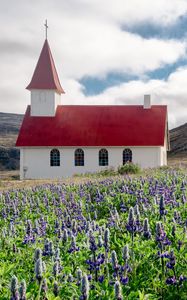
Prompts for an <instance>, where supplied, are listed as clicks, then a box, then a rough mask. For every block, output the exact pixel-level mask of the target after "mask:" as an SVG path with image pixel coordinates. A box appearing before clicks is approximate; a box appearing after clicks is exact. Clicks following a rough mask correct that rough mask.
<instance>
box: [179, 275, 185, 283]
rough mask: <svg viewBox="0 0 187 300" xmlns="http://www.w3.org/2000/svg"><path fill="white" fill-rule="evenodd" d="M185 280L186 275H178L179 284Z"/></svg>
mask: <svg viewBox="0 0 187 300" xmlns="http://www.w3.org/2000/svg"><path fill="white" fill-rule="evenodd" d="M186 280H187V277H186V276H183V275H180V277H179V284H180V285H181V284H182V283H183V281H186Z"/></svg>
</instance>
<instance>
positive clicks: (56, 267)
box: [53, 260, 59, 277]
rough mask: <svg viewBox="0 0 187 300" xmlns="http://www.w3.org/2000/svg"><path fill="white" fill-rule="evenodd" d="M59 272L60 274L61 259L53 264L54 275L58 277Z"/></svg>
mask: <svg viewBox="0 0 187 300" xmlns="http://www.w3.org/2000/svg"><path fill="white" fill-rule="evenodd" d="M58 274H59V261H58V260H57V261H55V263H54V265H53V275H54V276H55V277H57V276H58Z"/></svg>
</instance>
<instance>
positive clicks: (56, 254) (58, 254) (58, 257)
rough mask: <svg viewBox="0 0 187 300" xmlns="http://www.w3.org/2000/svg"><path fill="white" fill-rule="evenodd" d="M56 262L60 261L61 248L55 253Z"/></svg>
mask: <svg viewBox="0 0 187 300" xmlns="http://www.w3.org/2000/svg"><path fill="white" fill-rule="evenodd" d="M55 260H58V261H60V248H57V249H56V251H55Z"/></svg>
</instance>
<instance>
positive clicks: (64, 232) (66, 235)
mask: <svg viewBox="0 0 187 300" xmlns="http://www.w3.org/2000/svg"><path fill="white" fill-rule="evenodd" d="M62 240H63V241H64V242H67V240H68V232H67V229H66V228H65V229H64V231H63V235H62Z"/></svg>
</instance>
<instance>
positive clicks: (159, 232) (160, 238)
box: [156, 222, 171, 245]
mask: <svg viewBox="0 0 187 300" xmlns="http://www.w3.org/2000/svg"><path fill="white" fill-rule="evenodd" d="M156 241H157V242H159V243H160V244H163V245H170V244H171V242H170V241H169V240H168V238H167V236H166V233H165V231H164V228H163V225H162V223H161V222H157V223H156Z"/></svg>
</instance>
